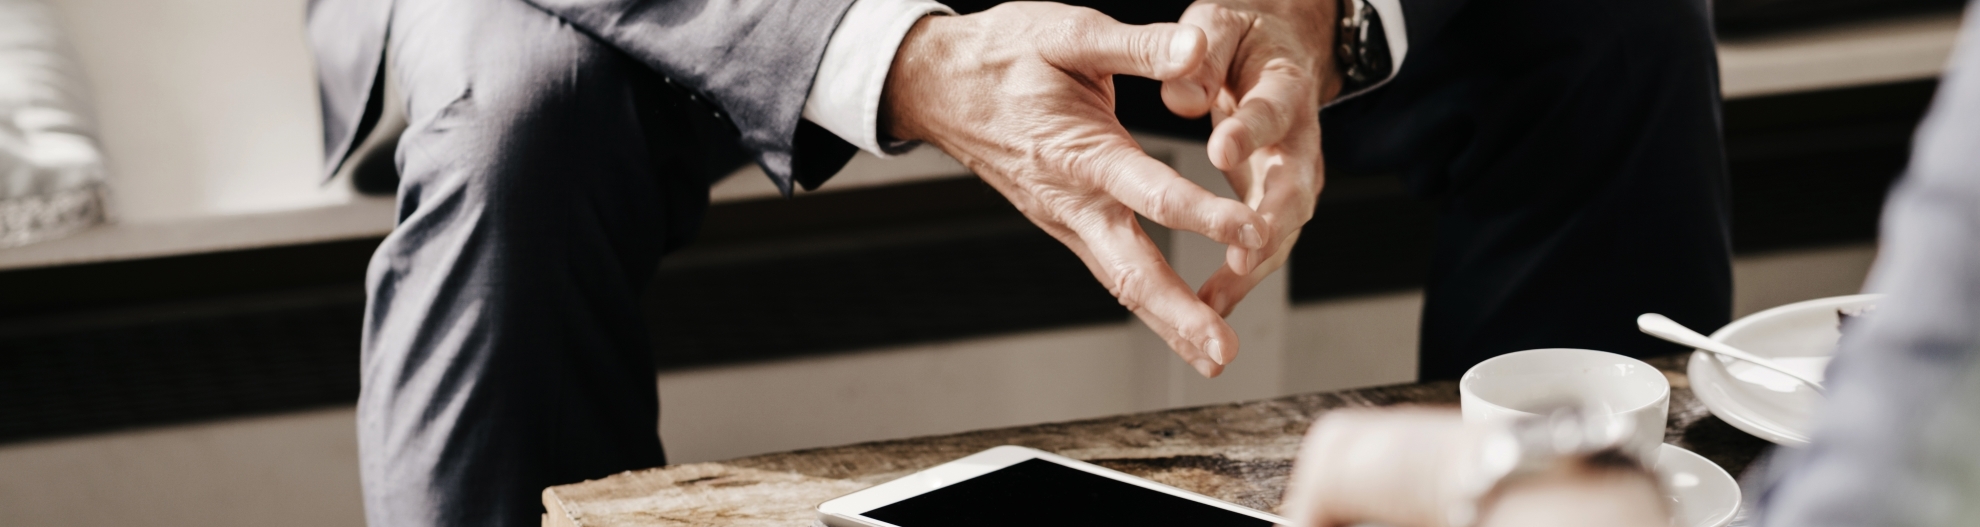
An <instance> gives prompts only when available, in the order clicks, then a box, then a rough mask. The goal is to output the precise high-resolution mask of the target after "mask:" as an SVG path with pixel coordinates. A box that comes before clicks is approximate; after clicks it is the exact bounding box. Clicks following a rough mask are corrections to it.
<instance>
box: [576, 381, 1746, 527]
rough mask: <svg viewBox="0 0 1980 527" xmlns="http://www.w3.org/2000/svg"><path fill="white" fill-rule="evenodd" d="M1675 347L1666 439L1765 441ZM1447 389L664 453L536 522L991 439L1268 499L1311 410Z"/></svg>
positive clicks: (1421, 399) (691, 520)
mask: <svg viewBox="0 0 1980 527" xmlns="http://www.w3.org/2000/svg"><path fill="white" fill-rule="evenodd" d="M1685 360H1686V359H1685V356H1683V355H1675V356H1668V357H1659V358H1654V359H1649V360H1648V362H1650V363H1651V364H1653V365H1655V366H1657V367H1658V368H1659V369H1662V370H1663V372H1664V374H1665V376H1666V377H1669V378H1670V380H1671V388H1672V390H1671V414H1670V420H1669V422H1668V424H1667V427H1668V428H1667V429H1666V431H1665V442H1667V443H1671V444H1674V445H1677V446H1680V447H1684V448H1686V449H1689V450H1691V451H1693V452H1697V453H1699V454H1701V455H1703V456H1705V457H1706V458H1708V459H1711V460H1712V461H1713V462H1714V463H1718V464H1719V466H1722V467H1725V468H1726V470H1727V471H1728V472H1731V473H1732V474H1734V475H1736V476H1737V475H1740V474H1741V473H1742V472H1744V471H1745V470H1746V469H1747V467H1748V465H1750V464H1752V463H1753V461H1754V459H1755V458H1756V457H1758V456H1759V455H1760V453H1761V452H1762V451H1763V450H1765V448H1766V447H1767V446H1769V444H1768V443H1767V442H1765V441H1762V440H1760V439H1758V438H1755V437H1753V436H1750V435H1747V434H1746V433H1744V432H1741V431H1739V430H1738V429H1735V428H1733V427H1732V426H1730V425H1727V424H1726V423H1725V422H1723V421H1720V420H1719V419H1718V418H1716V417H1713V416H1712V414H1711V412H1709V411H1707V410H1706V409H1705V406H1704V405H1703V404H1702V403H1700V402H1699V401H1698V399H1697V398H1696V397H1693V396H1692V393H1691V388H1690V383H1689V382H1687V380H1686V379H1685V375H1684V365H1685ZM1457 402H1458V393H1457V383H1456V382H1453V381H1436V382H1425V383H1417V384H1401V385H1394V386H1382V387H1375V388H1363V389H1356V390H1346V391H1340V392H1331V393H1312V394H1303V395H1293V396H1287V397H1280V398H1277V399H1267V400H1261V401H1251V402H1243V403H1233V404H1223V405H1213V406H1203V407H1196V408H1183V409H1176V410H1163V411H1156V412H1148V413H1140V414H1131V415H1122V416H1115V417H1106V418H1100V419H1090V420H1084V421H1072V422H1065V423H1051V424H1041V425H1031V426H1020V427H1013V428H1002V429H994V430H982V431H976V432H965V433H960V434H953V435H942V436H930V437H920V438H913V439H901V440H894V441H878V442H872V443H861V444H855V445H846V446H838V447H829V448H818V449H810V450H799V451H794V452H784V453H777V454H765V455H760V456H753V457H745V458H740V459H732V460H728V461H717V462H708V463H690V464H683V465H669V466H665V467H659V468H652V469H646V470H637V471H630V472H622V473H619V474H614V475H612V476H608V477H605V478H603V479H597V480H591V481H585V482H581V483H573V484H569V485H560V486H555V487H550V488H548V489H544V491H543V505H544V509H545V510H546V511H547V513H546V514H545V515H544V519H543V524H544V525H545V526H546V527H648V526H683V525H692V526H703V525H708V526H714V525H721V526H752V527H753V526H784V527H805V526H810V525H812V524H813V518H814V517H815V515H816V512H815V510H816V508H817V506H818V504H819V503H822V502H824V501H826V500H829V499H832V498H835V497H838V496H841V495H844V494H847V493H850V492H853V491H856V490H859V489H862V488H866V487H868V486H872V485H875V484H878V483H882V482H885V481H888V480H891V479H894V478H898V477H901V476H904V475H907V474H910V473H913V472H915V471H919V470H922V469H925V468H928V467H932V466H935V465H939V464H942V463H944V462H947V461H951V460H954V459H956V458H960V457H963V456H967V455H969V454H973V453H976V452H979V451H982V450H985V449H989V448H991V447H995V446H998V445H1021V446H1027V447H1031V448H1036V449H1040V450H1045V451H1048V452H1056V453H1058V454H1060V455H1064V456H1067V457H1071V458H1074V459H1080V460H1084V461H1087V462H1091V463H1094V464H1097V465H1100V466H1104V467H1107V468H1111V469H1114V470H1119V471H1122V472H1126V473H1129V474H1134V475H1136V476H1140V477H1144V478H1148V479H1152V480H1155V481H1159V482H1162V483H1166V484H1169V485H1174V486H1176V487H1180V488H1183V489H1187V490H1190V491H1194V492H1199V493H1202V494H1205V495H1209V496H1212V497H1216V498H1218V499H1223V500H1227V501H1230V502H1233V503H1237V504H1241V505H1244V506H1247V507H1252V508H1256V509H1259V510H1267V511H1270V510H1275V509H1276V508H1277V507H1278V505H1279V497H1280V494H1281V493H1282V492H1283V491H1284V489H1285V485H1286V477H1287V474H1288V473H1289V472H1290V471H1291V469H1292V459H1293V455H1294V454H1295V453H1296V451H1297V449H1298V447H1299V442H1300V438H1301V435H1302V434H1304V433H1305V432H1306V429H1307V427H1308V425H1310V424H1312V423H1313V420H1314V419H1315V418H1317V417H1319V416H1320V415H1322V414H1325V413H1326V412H1328V411H1330V410H1334V409H1338V408H1358V407H1378V406H1395V405H1411V404H1414V405H1434V406H1450V407H1453V408H1454V407H1456V406H1457Z"/></svg>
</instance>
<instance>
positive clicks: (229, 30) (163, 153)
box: [48, 0, 351, 222]
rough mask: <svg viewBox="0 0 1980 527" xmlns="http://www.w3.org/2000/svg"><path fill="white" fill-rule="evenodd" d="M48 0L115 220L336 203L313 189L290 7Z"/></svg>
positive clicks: (297, 11) (305, 78)
mask: <svg viewBox="0 0 1980 527" xmlns="http://www.w3.org/2000/svg"><path fill="white" fill-rule="evenodd" d="M48 1H49V2H50V4H52V5H54V6H55V8H56V10H57V11H58V12H59V13H60V14H61V16H62V20H63V24H64V26H65V28H66V29H67V30H68V34H69V40H70V41H71V42H72V43H74V45H75V48H76V52H77V54H78V55H80V57H79V58H80V60H81V62H82V65H83V70H84V73H85V75H87V76H88V79H87V80H88V81H89V83H90V85H91V91H92V93H93V94H94V96H95V100H96V106H97V110H98V114H97V116H98V124H99V125H100V129H101V130H102V132H101V136H102V137H101V139H102V141H103V146H104V148H105V150H106V151H107V156H108V157H109V164H110V178H111V191H112V196H111V200H112V201H111V205H112V213H113V214H115V215H116V218H117V219H118V220H119V221H126V222H157V221H169V220H177V219H186V218H195V217H201V216H211V215H217V214H238V213H246V212H268V211H277V210H289V209H298V208H307V207H314V206H322V205H330V204H338V203H344V202H346V201H348V200H349V199H350V195H351V192H350V191H349V189H348V188H347V186H346V185H333V186H329V187H325V186H322V185H319V184H318V178H317V173H318V171H319V168H318V167H319V166H320V165H321V160H322V157H323V155H322V147H321V146H320V145H321V144H322V139H321V137H322V133H321V132H320V131H319V130H320V122H321V121H320V119H319V117H318V113H317V112H318V111H317V99H316V85H315V78H316V76H315V72H314V70H313V68H314V66H312V63H311V62H310V55H309V49H308V46H307V45H306V44H305V42H304V41H303V30H302V21H303V2H304V0H48Z"/></svg>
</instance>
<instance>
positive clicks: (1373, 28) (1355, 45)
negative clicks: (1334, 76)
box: [1334, 0, 1394, 95]
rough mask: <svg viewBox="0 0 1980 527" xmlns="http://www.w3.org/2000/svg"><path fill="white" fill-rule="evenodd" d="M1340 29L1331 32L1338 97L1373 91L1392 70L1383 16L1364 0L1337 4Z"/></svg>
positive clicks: (1352, 0) (1348, 0)
mask: <svg viewBox="0 0 1980 527" xmlns="http://www.w3.org/2000/svg"><path fill="white" fill-rule="evenodd" d="M1339 2H1340V5H1339V7H1340V11H1339V12H1340V28H1339V29H1338V30H1337V31H1335V32H1334V40H1335V42H1336V45H1337V47H1336V48H1335V56H1334V59H1335V60H1334V64H1335V65H1336V66H1337V67H1339V68H1340V70H1341V94H1342V95H1348V94H1352V93H1355V92H1358V91H1361V90H1365V89H1368V88H1370V87H1373V86H1374V85H1375V84H1377V83H1380V82H1382V80H1384V79H1387V78H1389V73H1390V70H1392V69H1394V65H1393V63H1391V62H1390V57H1389V40H1388V35H1387V32H1385V31H1384V30H1383V28H1382V15H1381V13H1378V12H1376V11H1375V6H1374V5H1372V4H1369V3H1368V2H1367V1H1366V0H1339Z"/></svg>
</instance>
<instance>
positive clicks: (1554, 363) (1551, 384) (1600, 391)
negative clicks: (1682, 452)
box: [1458, 348, 1671, 466]
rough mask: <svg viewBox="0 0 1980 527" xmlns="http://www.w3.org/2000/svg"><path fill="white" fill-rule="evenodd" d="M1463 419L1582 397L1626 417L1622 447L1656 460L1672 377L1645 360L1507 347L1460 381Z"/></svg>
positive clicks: (1522, 412) (1498, 416) (1505, 416)
mask: <svg viewBox="0 0 1980 527" xmlns="http://www.w3.org/2000/svg"><path fill="white" fill-rule="evenodd" d="M1458 396H1459V401H1460V402H1459V404H1461V405H1462V406H1463V411H1464V421H1465V422H1467V423H1485V422H1495V421H1503V420H1511V419H1517V418H1520V417H1525V416H1532V415H1537V414H1535V413H1534V411H1535V410H1540V409H1544V408H1546V407H1548V406H1551V405H1559V404H1578V405H1582V406H1583V407H1584V408H1594V409H1599V411H1605V412H1607V413H1608V415H1609V416H1611V417H1612V418H1614V419H1616V420H1618V421H1623V422H1628V423H1630V424H1631V425H1632V426H1630V427H1628V430H1629V435H1628V438H1627V439H1626V440H1624V442H1623V450H1625V451H1627V452H1628V453H1630V454H1631V455H1634V456H1636V457H1637V459H1639V460H1641V461H1642V462H1643V463H1644V464H1645V465H1653V466H1654V465H1656V463H1657V451H1658V449H1659V448H1661V447H1662V445H1663V444H1664V420H1665V418H1666V416H1668V415H1669V414H1670V408H1671V383H1670V380H1668V379H1665V378H1664V374H1663V372H1660V371H1657V368H1655V367H1653V366H1651V365H1649V364H1645V363H1644V362H1643V361H1640V360H1636V359H1632V358H1629V357H1625V356H1622V355H1617V354H1614V353H1609V352H1604V351H1594V350H1583V349H1565V348H1555V349H1537V350H1526V351H1519V352H1513V353H1508V354H1505V355H1500V356H1497V357H1493V358H1491V359H1487V360H1486V361H1485V362H1480V363H1478V365H1477V366H1472V367H1471V369H1470V370H1467V371H1465V372H1464V377H1463V378H1461V379H1459V380H1458Z"/></svg>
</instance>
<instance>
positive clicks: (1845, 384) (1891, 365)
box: [1755, 8, 1980, 527]
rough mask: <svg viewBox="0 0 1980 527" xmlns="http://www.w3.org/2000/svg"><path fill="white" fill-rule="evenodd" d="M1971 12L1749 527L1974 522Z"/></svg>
mask: <svg viewBox="0 0 1980 527" xmlns="http://www.w3.org/2000/svg"><path fill="white" fill-rule="evenodd" d="M1977 13H1980V10H1975V9H1971V8H1969V9H1968V10H1967V15H1966V16H1967V18H1966V21H1965V26H1964V28H1965V31H1962V32H1961V34H1960V37H1959V43H1958V45H1957V47H1955V48H1954V51H1953V57H1952V60H1951V62H1950V64H1949V65H1948V68H1947V72H1946V74H1945V76H1944V77H1943V80H1942V81H1941V83H1940V85H1939V91H1938V95H1937V96H1936V99H1935V100H1934V101H1933V103H1932V109H1931V113H1930V114H1929V115H1928V116H1927V117H1926V119H1925V122H1924V124H1922V125H1921V126H1920V127H1919V130H1918V135H1917V137H1916V141H1915V144H1914V146H1913V150H1912V159H1911V166H1910V168H1909V169H1908V171H1907V173H1906V174H1905V176H1904V179H1903V180H1902V181H1901V182H1900V183H1899V184H1898V187H1897V188H1896V189H1895V190H1894V191H1893V192H1892V195H1891V198H1890V200H1889V202H1888V203H1887V204H1886V205H1885V207H1884V218H1883V234H1882V247H1881V252H1880V255H1879V258H1878V262H1877V266H1876V269H1875V270H1874V271H1873V272H1872V273H1871V277H1870V284H1869V286H1868V287H1867V289H1869V290H1871V291H1875V292H1881V293H1887V294H1888V295H1890V296H1889V298H1888V299H1887V300H1885V301H1884V302H1881V303H1880V305H1879V306H1878V308H1877V310H1876V311H1875V314H1874V315H1871V316H1868V317H1865V318H1864V319H1862V320H1861V321H1860V322H1852V323H1851V325H1850V326H1848V327H1845V328H1844V332H1845V335H1846V336H1845V337H1844V338H1843V342H1842V346H1841V348H1840V349H1839V351H1838V352H1837V357H1836V360H1835V362H1834V363H1833V364H1832V365H1831V366H1830V371H1829V379H1830V383H1829V386H1830V392H1829V400H1828V407H1827V408H1825V409H1824V410H1823V411H1822V417H1821V418H1820V421H1819V424H1818V425H1817V428H1816V432H1815V435H1814V441H1813V443H1812V444H1811V446H1810V447H1808V448H1806V449H1800V450H1798V451H1783V452H1781V453H1780V455H1778V456H1777V458H1776V459H1775V461H1774V462H1773V463H1772V464H1771V467H1772V470H1769V471H1768V472H1769V474H1768V476H1767V480H1766V481H1764V482H1763V490H1762V492H1761V493H1760V496H1759V499H1758V500H1757V503H1758V504H1759V509H1758V510H1756V511H1755V512H1756V513H1758V517H1757V519H1758V520H1759V521H1758V524H1759V525H1764V526H1770V527H1771V526H1780V527H1790V526H1791V527H1821V526H1845V525H1846V526H1954V525H1960V526H1970V525H1980V29H1976V28H1980V24H1976V22H1975V17H1976V14H1977Z"/></svg>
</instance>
